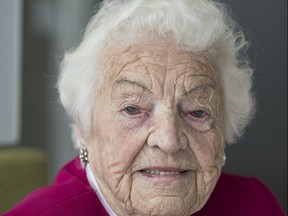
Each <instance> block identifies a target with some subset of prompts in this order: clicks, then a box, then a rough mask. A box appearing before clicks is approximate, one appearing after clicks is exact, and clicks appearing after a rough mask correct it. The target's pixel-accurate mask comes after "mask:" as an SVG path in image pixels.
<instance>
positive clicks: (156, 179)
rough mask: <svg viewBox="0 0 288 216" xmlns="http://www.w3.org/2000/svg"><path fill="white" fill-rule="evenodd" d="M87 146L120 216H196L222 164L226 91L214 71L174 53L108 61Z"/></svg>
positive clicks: (162, 50) (134, 49)
mask: <svg viewBox="0 0 288 216" xmlns="http://www.w3.org/2000/svg"><path fill="white" fill-rule="evenodd" d="M105 57H106V61H105V62H103V68H104V72H103V74H102V78H101V80H102V81H100V84H99V89H98V91H97V93H96V95H95V98H96V109H95V112H94V116H93V128H92V131H91V133H90V136H89V138H88V139H87V140H85V143H84V144H85V145H86V146H87V148H88V151H89V164H90V166H91V168H92V171H93V173H94V175H95V178H96V180H97V182H98V184H99V185H100V188H101V191H102V193H103V195H104V197H105V198H106V200H107V202H108V203H109V205H110V206H111V208H112V209H113V210H114V211H115V212H116V213H117V214H118V215H128V214H129V215H137V214H139V215H181V216H183V215H191V213H193V212H195V211H198V210H199V209H200V208H201V207H202V206H203V205H204V204H205V202H206V201H207V199H208V197H209V196H210V193H211V191H212V190H213V188H214V186H215V184H216V182H217V180H218V177H219V175H220V170H221V167H222V162H223V148H224V141H223V131H222V128H223V125H222V124H223V119H222V116H223V115H222V98H221V85H219V80H218V77H217V75H216V73H215V71H214V70H213V65H212V64H211V63H209V61H208V60H205V59H204V58H201V57H200V56H197V55H193V54H191V53H187V52H181V51H179V50H177V49H176V48H175V47H174V46H161V45H159V46H155V45H154V46H152V45H151V46H144V45H135V46H131V47H129V48H128V49H126V50H122V51H119V50H118V51H111V52H108V53H107V55H105Z"/></svg>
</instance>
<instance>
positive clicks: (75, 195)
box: [4, 0, 284, 216]
mask: <svg viewBox="0 0 288 216" xmlns="http://www.w3.org/2000/svg"><path fill="white" fill-rule="evenodd" d="M236 27H237V25H236V24H235V23H234V22H233V20H231V18H230V17H229V16H228V14H227V12H226V9H225V6H224V5H222V4H220V3H217V2H213V1H211V0H177V1H172V0H157V1H155V0H123V1H118V0H106V1H104V2H103V4H102V7H101V8H100V10H99V12H98V13H97V14H96V15H95V16H94V17H93V18H92V20H91V21H90V23H89V24H88V27H87V29H86V32H85V34H84V37H83V40H82V43H81V44H80V45H79V47H78V48H77V49H75V50H74V51H72V52H70V53H67V54H66V56H65V58H64V60H63V63H62V67H61V74H60V77H59V92H60V99H61V102H62V104H63V105H64V107H65V109H66V110H67V112H68V113H69V115H70V116H71V117H72V119H73V122H74V133H75V139H76V142H77V143H79V145H80V148H81V151H80V152H81V153H80V159H74V160H73V161H71V162H70V163H68V164H67V165H66V166H65V167H64V168H63V169H62V170H61V171H60V172H59V174H58V177H57V179H56V180H55V182H54V183H53V185H51V186H49V187H46V188H43V189H39V190H37V191H35V192H33V193H31V194H30V195H28V196H27V197H26V198H25V199H24V200H23V201H22V202H21V203H20V204H18V205H17V206H16V207H15V208H14V209H12V210H11V211H10V212H8V213H6V214H4V215H29V216H31V215H39V216H40V215H41V216H48V215H49V216H52V215H53V216H55V215H56V216H57V215H69V216H70V215H91V216H92V215H101V216H105V215H119V216H122V215H179V216H186V215H196V216H201V215H206V216H207V215H213V216H217V215H221V216H225V215H229V216H231V215H233V216H235V215H236V216H238V215H239V216H244V215H245V216H255V215H261V216H272V215H277V216H278V215H279V216H280V215H284V213H283V212H282V210H281V208H280V207H279V205H278V203H277V201H276V199H275V198H274V196H273V195H272V193H271V192H270V191H269V190H268V189H267V187H266V186H264V185H263V184H262V183H261V182H259V181H258V180H256V179H254V178H244V177H240V176H234V175H229V174H221V168H222V166H223V165H224V163H225V154H224V147H225V143H227V144H230V143H233V142H235V140H236V139H237V138H238V137H240V136H241V134H242V133H243V130H244V128H245V127H246V125H247V124H248V122H249V121H250V119H251V117H252V115H253V110H254V103H253V97H252V94H251V76H252V69H251V68H250V67H249V64H247V59H246V56H245V55H244V50H245V48H246V46H247V41H246V40H245V39H244V36H243V33H242V32H241V31H239V30H237V28H236ZM80 160H81V163H80ZM81 164H82V166H81Z"/></svg>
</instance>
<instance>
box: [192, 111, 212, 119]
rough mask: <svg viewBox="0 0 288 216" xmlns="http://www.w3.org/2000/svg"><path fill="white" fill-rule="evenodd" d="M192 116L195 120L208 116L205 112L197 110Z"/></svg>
mask: <svg viewBox="0 0 288 216" xmlns="http://www.w3.org/2000/svg"><path fill="white" fill-rule="evenodd" d="M191 115H192V116H193V117H195V118H204V117H205V116H207V115H208V114H207V113H206V112H205V111H204V110H195V111H193V112H192V113H191Z"/></svg>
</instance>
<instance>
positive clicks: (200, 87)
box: [184, 83, 216, 95]
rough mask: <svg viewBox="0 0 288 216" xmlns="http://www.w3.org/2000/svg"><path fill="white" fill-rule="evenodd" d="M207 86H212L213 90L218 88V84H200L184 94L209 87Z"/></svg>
mask: <svg viewBox="0 0 288 216" xmlns="http://www.w3.org/2000/svg"><path fill="white" fill-rule="evenodd" d="M207 88H211V89H213V90H216V86H215V85H214V84H208V83H206V84H203V85H199V86H195V87H194V88H192V89H190V90H189V91H188V92H186V93H185V94H184V95H188V94H191V93H193V92H194V91H196V90H198V89H207Z"/></svg>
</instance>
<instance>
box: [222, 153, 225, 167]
mask: <svg viewBox="0 0 288 216" xmlns="http://www.w3.org/2000/svg"><path fill="white" fill-rule="evenodd" d="M225 164H226V155H225V153H224V155H223V163H222V166H224V165H225Z"/></svg>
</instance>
